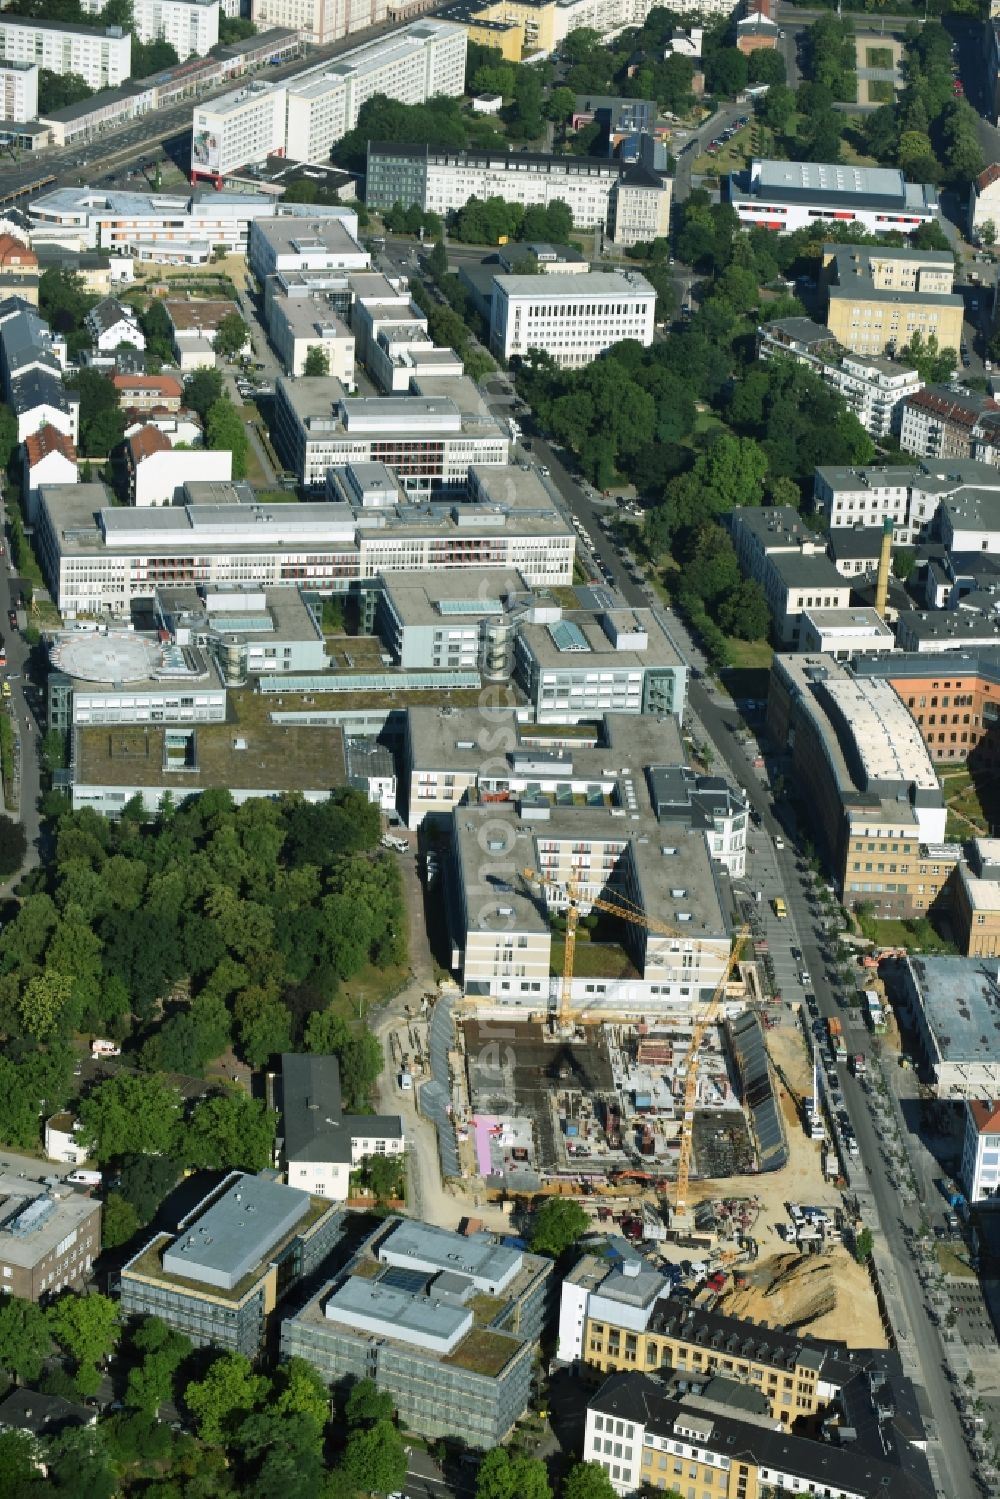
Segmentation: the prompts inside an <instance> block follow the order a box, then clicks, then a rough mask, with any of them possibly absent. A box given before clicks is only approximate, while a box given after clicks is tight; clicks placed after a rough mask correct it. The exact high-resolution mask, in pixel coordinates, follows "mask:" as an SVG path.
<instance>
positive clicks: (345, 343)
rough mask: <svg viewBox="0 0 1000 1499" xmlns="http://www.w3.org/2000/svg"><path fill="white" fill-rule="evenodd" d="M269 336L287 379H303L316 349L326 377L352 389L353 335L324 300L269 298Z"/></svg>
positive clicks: (326, 300) (323, 298)
mask: <svg viewBox="0 0 1000 1499" xmlns="http://www.w3.org/2000/svg"><path fill="white" fill-rule="evenodd" d="M268 334H269V336H270V339H271V342H272V343H273V344H274V347H275V350H276V352H277V355H278V358H279V359H280V360H281V364H282V367H283V369H284V371H285V373H286V375H304V374H305V371H306V361H307V360H308V358H309V355H310V353H311V352H312V351H313V350H314V349H318V350H319V351H320V352H321V353H322V354H324V355H325V356H326V361H327V374H328V375H332V376H333V377H334V379H335V380H339V381H340V383H341V385H342V386H343V387H344V389H345V390H353V389H354V383H355V382H354V334H353V333H352V332H351V330H350V328H349V327H348V326H347V324H346V323H345V322H344V320H343V318H342V317H341V316H340V315H339V313H337V312H336V311H335V310H334V308H333V307H332V306H331V304H330V302H329V300H328V299H327V298H325V297H285V296H275V297H272V298H271V301H270V317H269V319H268ZM459 374H461V369H459Z"/></svg>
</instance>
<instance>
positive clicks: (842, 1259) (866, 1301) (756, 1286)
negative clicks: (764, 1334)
mask: <svg viewBox="0 0 1000 1499" xmlns="http://www.w3.org/2000/svg"><path fill="white" fill-rule="evenodd" d="M720 1307H721V1310H722V1311H725V1312H728V1313H729V1314H730V1315H731V1316H734V1317H743V1318H747V1317H749V1318H753V1320H754V1321H755V1322H760V1321H765V1322H767V1323H769V1324H770V1325H771V1326H772V1327H783V1328H787V1329H788V1330H789V1331H796V1332H809V1333H812V1334H813V1336H814V1337H820V1338H838V1339H842V1340H843V1341H844V1342H845V1343H848V1344H850V1345H852V1346H853V1347H856V1348H857V1347H868V1348H873V1347H875V1348H879V1347H882V1346H884V1342H885V1339H884V1336H883V1333H882V1329H881V1324H880V1322H879V1316H878V1309H877V1307H876V1304H875V1297H874V1294H873V1292H872V1289H871V1285H870V1283H869V1280H868V1276H867V1274H866V1272H865V1271H864V1270H863V1269H862V1267H861V1266H860V1265H858V1264H856V1263H855V1261H854V1259H853V1258H852V1257H851V1256H850V1255H849V1254H848V1253H847V1251H846V1250H844V1249H841V1248H839V1247H838V1248H836V1249H834V1251H833V1252H832V1253H831V1254H822V1255H819V1254H811V1255H800V1254H796V1253H794V1252H793V1253H788V1252H785V1253H781V1254H775V1255H771V1256H769V1257H768V1258H767V1259H763V1260H760V1261H759V1262H758V1263H757V1264H756V1265H755V1266H754V1267H753V1268H752V1269H751V1271H750V1284H749V1285H748V1286H747V1287H745V1288H744V1289H742V1290H739V1291H730V1292H729V1293H728V1294H727V1295H725V1296H724V1297H723V1298H722V1301H721V1303H720Z"/></svg>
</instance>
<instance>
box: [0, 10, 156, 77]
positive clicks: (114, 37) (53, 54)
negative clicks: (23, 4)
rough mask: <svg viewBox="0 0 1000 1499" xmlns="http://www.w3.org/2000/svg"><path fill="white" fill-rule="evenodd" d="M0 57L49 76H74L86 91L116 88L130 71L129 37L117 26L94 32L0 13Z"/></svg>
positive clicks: (130, 37) (130, 39)
mask: <svg viewBox="0 0 1000 1499" xmlns="http://www.w3.org/2000/svg"><path fill="white" fill-rule="evenodd" d="M0 58H3V60H4V61H5V62H7V63H16V62H22V63H37V65H38V66H39V67H40V68H46V69H47V70H48V71H49V72H50V73H59V74H60V75H61V74H63V73H76V74H78V75H79V76H80V77H81V78H82V79H83V81H84V83H85V84H86V85H87V87H88V88H91V89H94V90H95V91H96V90H98V89H105V88H118V87H119V86H120V85H121V84H123V83H127V82H128V78H129V74H130V73H131V71H132V36H131V33H130V32H128V31H123V30H122V28H121V27H120V26H109V27H108V28H107V30H106V31H95V30H92V29H91V27H89V26H74V25H71V24H70V23H69V22H63V21H34V20H29V19H27V18H26V17H24V16H12V15H11V14H10V12H9V11H2V12H0Z"/></svg>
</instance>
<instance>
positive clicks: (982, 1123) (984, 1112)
mask: <svg viewBox="0 0 1000 1499" xmlns="http://www.w3.org/2000/svg"><path fill="white" fill-rule="evenodd" d="M969 1112H970V1114H971V1115H972V1118H973V1122H974V1124H975V1126H976V1131H977V1133H978V1134H980V1135H1000V1103H995V1102H991V1103H986V1102H985V1101H984V1100H982V1099H979V1098H974V1099H973V1100H972V1102H971V1103H970V1104H969Z"/></svg>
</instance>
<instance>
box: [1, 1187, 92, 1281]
mask: <svg viewBox="0 0 1000 1499" xmlns="http://www.w3.org/2000/svg"><path fill="white" fill-rule="evenodd" d="M58 1192H59V1195H58V1196H55V1195H53V1193H52V1192H50V1191H49V1188H48V1187H47V1186H45V1184H44V1183H43V1182H40V1181H32V1180H31V1179H30V1178H28V1177H20V1176H14V1175H13V1173H12V1172H7V1171H5V1172H4V1173H3V1175H0V1259H2V1260H4V1261H5V1262H6V1263H7V1264H9V1265H18V1266H20V1267H21V1268H22V1269H25V1270H30V1269H31V1267H32V1266H33V1265H37V1264H38V1262H39V1260H41V1259H44V1258H45V1256H46V1255H47V1254H51V1253H52V1251H53V1250H54V1249H55V1248H56V1246H57V1245H58V1244H61V1243H62V1241H63V1239H65V1238H66V1236H67V1235H68V1234H71V1233H73V1232H75V1231H78V1230H79V1229H80V1228H81V1227H82V1225H83V1224H84V1223H86V1221H87V1219H88V1218H91V1217H92V1216H93V1215H94V1214H95V1212H96V1211H97V1209H98V1207H99V1204H98V1203H97V1202H95V1201H94V1199H93V1198H92V1197H88V1196H85V1195H84V1194H82V1193H80V1192H74V1191H73V1190H72V1189H71V1188H69V1187H60V1188H59V1189H58Z"/></svg>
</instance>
